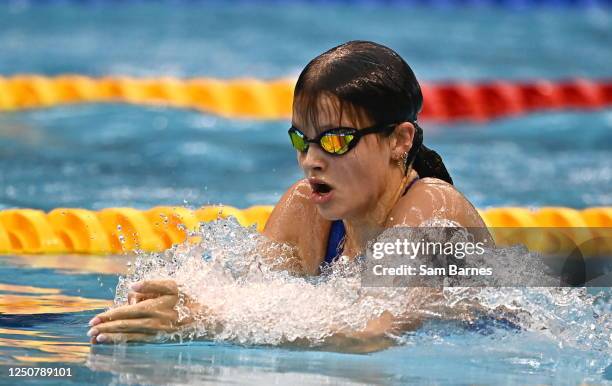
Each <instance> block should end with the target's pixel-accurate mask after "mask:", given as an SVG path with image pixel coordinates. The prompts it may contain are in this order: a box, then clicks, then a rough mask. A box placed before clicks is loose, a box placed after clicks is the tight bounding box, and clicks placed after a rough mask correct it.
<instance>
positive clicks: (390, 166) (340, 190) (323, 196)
mask: <svg viewBox="0 0 612 386" xmlns="http://www.w3.org/2000/svg"><path fill="white" fill-rule="evenodd" d="M422 105H423V96H422V93H421V89H420V86H419V84H418V82H417V80H416V77H415V75H414V73H413V72H412V70H411V69H410V67H409V66H408V64H407V63H406V62H405V61H404V60H403V59H402V58H401V57H400V56H399V55H398V54H397V53H396V52H394V51H393V50H391V49H389V48H387V47H385V46H383V45H380V44H376V43H373V42H367V41H351V42H347V43H345V44H342V45H340V46H337V47H334V48H332V49H330V50H329V51H327V52H325V53H323V54H321V55H319V56H318V57H316V58H315V59H313V60H312V61H311V62H310V63H308V65H307V66H306V67H305V68H304V70H303V71H302V73H301V74H300V76H299V78H298V81H297V84H296V87H295V92H294V100H293V118H292V126H291V128H290V129H289V136H290V139H291V143H292V145H293V147H294V148H295V149H296V151H297V160H298V163H299V165H300V167H301V168H302V169H303V171H304V174H305V177H306V178H304V179H302V180H300V181H298V182H296V183H295V184H294V185H293V186H292V187H291V188H289V190H288V191H287V192H286V193H285V194H284V195H283V196H282V198H281V199H280V201H279V203H278V204H277V205H276V207H275V208H274V211H273V212H272V214H271V216H270V218H269V219H268V222H267V224H266V227H265V230H264V232H263V233H264V235H265V236H267V237H268V238H269V239H270V240H272V241H274V242H277V243H282V244H287V245H289V246H291V247H293V254H294V259H295V261H297V263H298V264H297V266H298V269H299V270H300V271H301V272H302V273H305V274H310V275H316V274H318V273H319V272H320V268H321V265H322V264H324V263H326V262H327V263H331V262H332V261H333V259H334V258H335V257H336V256H337V255H339V254H342V255H345V256H349V257H354V256H357V255H359V254H362V253H363V252H364V251H365V248H366V247H367V243H368V241H371V240H374V239H375V238H376V237H377V236H379V235H380V234H381V233H382V232H383V230H385V229H386V228H390V227H394V226H400V225H401V226H410V227H416V226H419V225H422V224H427V223H428V222H429V221H432V220H435V219H445V220H450V221H452V222H453V223H455V224H457V225H459V226H462V227H466V228H469V227H474V228H478V227H480V228H484V227H485V225H484V222H483V221H482V219H481V218H480V216H479V214H478V212H477V211H476V209H475V208H474V207H473V206H472V205H471V204H470V202H469V201H468V200H467V199H466V198H465V197H464V196H463V195H462V194H461V193H460V192H459V191H458V190H456V189H455V187H454V186H453V184H452V179H451V177H450V175H449V173H448V172H447V170H446V167H445V166H444V164H443V162H442V159H441V158H440V156H439V155H438V154H437V153H435V152H434V151H432V150H430V149H428V148H427V147H426V146H425V145H424V144H423V131H422V129H421V127H420V126H419V125H418V124H417V115H418V113H419V111H420V110H421V108H422ZM132 289H133V292H131V293H130V294H129V301H130V304H129V305H125V306H122V307H118V308H115V309H112V310H109V311H106V312H104V313H102V314H100V315H98V316H96V317H95V318H93V319H92V320H91V321H90V325H91V326H92V329H91V330H90V331H89V333H88V335H89V336H91V337H92V342H97V343H106V342H109V343H110V342H117V341H142V340H153V339H155V334H156V333H157V332H159V331H165V332H172V331H176V330H177V329H179V328H181V327H182V326H184V325H185V324H187V323H190V322H191V320H190V319H189V318H188V319H186V320H183V321H181V322H178V315H177V311H176V310H175V309H174V308H175V305H176V304H177V302H178V301H179V297H180V296H181V294H180V292H179V290H178V287H177V284H176V283H175V282H173V281H146V282H141V283H137V285H136V287H133V288H132ZM132 303H135V304H132ZM190 307H192V309H193V310H194V311H195V312H206V308H205V306H203V305H198V304H191V305H190ZM396 322H397V321H396V320H394V318H393V316H392V315H391V314H390V313H388V312H385V313H383V314H382V315H381V316H380V317H378V318H376V319H373V320H371V321H370V323H368V324H367V326H366V328H365V329H364V330H362V331H339V332H338V334H337V335H336V336H335V337H332V338H333V339H339V340H342V339H349V340H351V342H352V344H353V345H354V344H357V346H359V347H361V348H360V349H357V351H359V350H364V351H369V350H370V349H372V347H376V348H379V347H380V345H379V343H380V340H378V341H377V340H376V339H378V338H382V339H384V336H385V333H386V332H387V331H389V329H391V328H396V327H397V323H396ZM409 324H410V323H409ZM215 328H222V326H211V329H212V330H214V329H215ZM333 339H332V340H333ZM375 341H376V342H375ZM356 342H357V343H356ZM372 342H375V343H372ZM372 344H373V345H372ZM360 345H361V346H360Z"/></svg>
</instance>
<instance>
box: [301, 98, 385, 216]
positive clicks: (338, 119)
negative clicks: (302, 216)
mask: <svg viewBox="0 0 612 386" xmlns="http://www.w3.org/2000/svg"><path fill="white" fill-rule="evenodd" d="M317 103H318V104H319V105H318V106H317V109H316V111H317V115H316V119H313V118H312V117H310V119H309V117H308V116H307V114H300V112H301V109H300V107H301V106H299V100H298V101H296V104H295V105H294V111H293V120H292V125H293V126H295V127H296V128H298V129H299V130H300V131H302V132H303V133H304V134H305V135H306V136H307V137H308V138H310V139H313V138H315V137H316V136H317V135H318V134H319V133H321V132H323V131H325V130H329V129H331V128H335V127H339V126H343V127H353V128H356V129H363V128H366V127H369V126H372V125H373V124H374V122H371V121H370V120H369V119H368V118H367V117H365V115H364V114H359V113H358V112H355V111H353V110H354V109H350V108H346V106H345V107H344V109H343V113H342V114H340V111H339V110H340V109H339V103H338V101H337V99H335V97H333V96H329V97H326V96H324V97H321V98H319V100H318V101H317ZM304 115H306V116H304ZM313 121H314V122H313ZM297 160H298V163H299V165H300V167H301V168H302V170H304V175H305V176H306V178H307V179H308V180H309V182H310V186H311V189H312V194H311V197H310V199H311V201H312V202H313V203H314V204H315V205H316V206H317V208H318V210H319V213H320V214H321V215H322V216H323V217H324V218H326V219H328V220H336V219H351V218H363V215H364V214H365V213H368V211H371V210H373V207H374V205H376V203H377V202H378V201H379V199H380V197H382V194H383V193H384V191H385V188H387V185H388V182H389V181H390V180H391V179H390V174H391V170H392V169H393V167H394V163H393V161H392V156H391V147H390V145H389V140H388V138H387V137H385V136H384V135H379V134H371V135H365V136H363V137H362V138H361V140H360V141H359V143H358V144H357V146H355V147H354V148H353V149H352V150H350V151H349V152H348V153H346V154H344V155H340V156H335V155H331V154H329V153H327V152H325V151H324V150H322V149H321V147H320V146H319V145H318V144H310V147H309V148H308V150H307V151H306V152H299V151H298V152H297ZM395 167H396V168H397V166H396V165H395Z"/></svg>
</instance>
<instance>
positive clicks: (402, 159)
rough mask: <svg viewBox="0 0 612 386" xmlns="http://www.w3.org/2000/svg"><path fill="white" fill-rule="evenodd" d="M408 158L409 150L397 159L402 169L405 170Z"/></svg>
mask: <svg viewBox="0 0 612 386" xmlns="http://www.w3.org/2000/svg"><path fill="white" fill-rule="evenodd" d="M407 159H408V152H406V153H404V154H402V155H401V157H400V158H399V159H398V160H397V166H399V168H400V169H402V170H404V169H405V168H406V166H407V165H406V160H407ZM404 171H405V170H404Z"/></svg>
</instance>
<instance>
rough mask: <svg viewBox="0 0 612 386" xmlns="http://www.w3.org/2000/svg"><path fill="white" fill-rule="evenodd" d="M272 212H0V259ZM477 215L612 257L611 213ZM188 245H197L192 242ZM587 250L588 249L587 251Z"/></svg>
mask: <svg viewBox="0 0 612 386" xmlns="http://www.w3.org/2000/svg"><path fill="white" fill-rule="evenodd" d="M273 208H274V207H273V206H268V205H263V206H252V207H250V208H247V209H243V210H241V209H237V208H234V207H231V206H204V207H201V208H199V209H196V210H192V209H188V208H185V207H170V206H158V207H154V208H151V209H148V210H138V209H134V208H106V209H102V210H99V211H92V210H87V209H80V208H56V209H53V210H52V211H50V212H48V213H45V212H44V211H42V210H37V209H7V210H0V253H5V254H40V253H52V254H61V253H82V254H96V255H97V254H108V253H115V254H116V253H123V252H130V251H134V250H137V249H138V250H143V251H148V252H159V251H163V250H165V249H167V248H170V247H171V246H172V245H175V244H179V243H182V242H183V241H185V240H186V239H187V237H188V232H189V231H193V230H196V229H197V228H198V226H199V223H200V222H208V221H215V220H217V219H222V218H227V217H229V216H233V217H235V218H236V220H237V221H238V222H239V223H240V224H241V225H242V226H255V227H256V229H257V230H258V231H260V232H261V231H262V230H263V229H264V226H265V223H266V221H267V220H268V217H269V216H270V213H272V210H273ZM479 212H480V214H481V215H482V217H483V218H484V220H485V222H486V223H487V226H488V227H492V228H496V227H498V228H504V230H503V232H501V233H499V235H498V236H499V237H501V238H503V239H505V240H508V241H512V240H515V241H516V240H519V241H521V240H522V241H525V240H523V239H524V238H526V237H531V236H529V234H528V232H527V233H525V232H520V229H527V228H535V227H537V228H558V229H557V231H555V232H556V233H555V232H553V233H552V234H551V235H549V236H547V239H546V240H544V241H543V242H544V243H545V245H544V247H546V248H550V247H551V246H559V245H561V244H563V243H565V244H567V242H566V241H567V239H569V240H573V241H574V242H578V241H588V240H592V239H594V238H597V237H600V238H607V239H606V240H607V241H605V242H603V243H602V242H599V244H597V246H595V247H596V248H600V249H601V248H604V250H600V251H599V252H598V253H603V252H606V253H608V252H612V239H610V238H609V237H610V236H612V234H610V230H611V229H610V228H612V207H593V208H587V209H582V210H576V209H572V208H563V207H543V208H539V209H535V210H532V209H527V208H520V207H518V208H490V209H485V210H480V211H479ZM563 228H567V231H563V232H562V233H563V235H560V234H559V229H563ZM512 229H514V230H512ZM598 229H599V230H598ZM517 232H518V233H517ZM531 234H532V235H533V232H532V233H531ZM496 237H497V236H496ZM564 240H565V241H564ZM193 241H197V238H195V239H194V240H193ZM498 241H499V239H498ZM527 241H528V240H527ZM538 242H542V241H541V240H540V241H538ZM602 246H603V247H602ZM593 247H594V246H593V245H591V246H590V247H589V248H593ZM591 252H592V251H591ZM608 256H612V255H608Z"/></svg>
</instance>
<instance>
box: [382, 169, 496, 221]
mask: <svg viewBox="0 0 612 386" xmlns="http://www.w3.org/2000/svg"><path fill="white" fill-rule="evenodd" d="M432 219H446V220H451V221H454V222H457V223H459V224H460V225H462V226H464V227H484V226H485V225H484V221H483V220H482V218H481V217H480V215H479V214H478V211H477V210H476V208H474V206H473V205H472V203H470V202H469V201H468V199H467V198H465V196H464V195H463V194H462V193H461V192H460V191H458V190H457V189H456V188H455V187H454V186H453V185H451V184H449V183H447V182H446V181H442V180H440V179H437V178H421V179H420V180H418V181H417V182H415V184H414V185H413V186H412V187H411V188H410V190H408V192H407V193H406V194H405V195H404V196H403V197H401V198H400V200H399V201H398V202H397V204H396V205H395V207H394V208H393V209H392V211H391V213H390V215H389V218H388V221H387V225H388V226H396V225H406V226H418V225H420V224H422V223H423V222H426V221H428V220H432Z"/></svg>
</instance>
